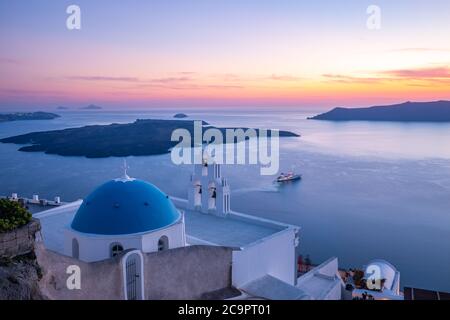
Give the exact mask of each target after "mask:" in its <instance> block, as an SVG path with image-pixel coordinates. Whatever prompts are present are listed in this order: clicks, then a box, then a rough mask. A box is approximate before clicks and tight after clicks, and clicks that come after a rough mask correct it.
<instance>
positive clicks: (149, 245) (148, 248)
mask: <svg viewBox="0 0 450 320" xmlns="http://www.w3.org/2000/svg"><path fill="white" fill-rule="evenodd" d="M163 236H166V237H167V238H168V245H169V248H168V249H174V248H179V247H184V246H185V245H186V244H185V239H184V225H183V223H182V222H181V221H180V222H178V223H176V224H174V225H171V226H169V227H168V228H164V229H161V230H155V231H153V232H151V233H148V234H146V235H144V236H143V237H142V251H143V252H155V251H158V242H159V239H161V237H163Z"/></svg>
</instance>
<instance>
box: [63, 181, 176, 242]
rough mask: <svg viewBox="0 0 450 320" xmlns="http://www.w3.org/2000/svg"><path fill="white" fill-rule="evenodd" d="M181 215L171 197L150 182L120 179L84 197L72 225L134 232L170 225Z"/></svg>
mask: <svg viewBox="0 0 450 320" xmlns="http://www.w3.org/2000/svg"><path fill="white" fill-rule="evenodd" d="M180 216H181V215H180V213H179V212H178V210H177V209H176V208H175V206H174V204H173V203H172V201H171V200H170V199H169V197H168V196H166V195H165V194H164V193H163V192H162V191H161V190H159V189H158V188H157V187H155V186H154V185H152V184H151V183H148V182H145V181H141V180H134V179H125V180H121V179H118V180H112V181H109V182H107V183H105V184H103V185H101V186H100V187H98V188H97V189H96V190H94V192H92V193H91V194H90V195H89V196H88V197H87V198H86V199H84V201H83V203H82V204H81V206H80V208H79V209H78V211H77V213H76V215H75V218H74V219H73V221H72V225H71V227H72V229H74V230H76V231H79V232H83V233H92V234H102V235H121V234H132V233H140V232H148V231H152V230H156V229H160V228H164V227H167V226H169V225H171V224H173V223H175V222H177V221H178V220H179V219H180Z"/></svg>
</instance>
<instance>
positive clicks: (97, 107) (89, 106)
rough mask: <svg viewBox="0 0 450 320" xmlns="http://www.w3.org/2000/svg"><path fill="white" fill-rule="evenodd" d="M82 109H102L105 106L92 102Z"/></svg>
mask: <svg viewBox="0 0 450 320" xmlns="http://www.w3.org/2000/svg"><path fill="white" fill-rule="evenodd" d="M80 109H82V110H101V109H103V108H102V107H100V106H96V105H95V104H90V105H88V106H87V107H82V108H80Z"/></svg>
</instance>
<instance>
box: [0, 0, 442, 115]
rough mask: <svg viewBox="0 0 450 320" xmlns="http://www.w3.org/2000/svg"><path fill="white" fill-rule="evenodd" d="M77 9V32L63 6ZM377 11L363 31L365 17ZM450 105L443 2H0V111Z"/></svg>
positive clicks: (249, 0) (116, 0)
mask: <svg viewBox="0 0 450 320" xmlns="http://www.w3.org/2000/svg"><path fill="white" fill-rule="evenodd" d="M70 4H77V5H79V6H80V8H81V30H79V31H78V30H72V31H70V30H68V29H67V28H66V19H67V17H68V14H66V8H67V6H68V5H70ZM371 4H376V5H378V6H379V7H380V8H381V29H380V30H369V29H368V28H367V26H366V20H367V18H368V17H369V15H368V14H367V13H366V9H367V7H368V6H369V5H371ZM440 99H449V100H450V1H448V0H430V1H424V0H395V1H394V0H370V1H364V0H352V1H351V0H348V1H334V0H333V1H325V0H321V1H302V0H293V1H290V0H158V1H156V0H151V1H149V0H141V1H139V0H127V1H119V0H109V1H106V0H94V1H92V0H72V1H63V0H59V1H55V0H27V1H17V0H0V108H1V109H2V110H11V109H17V110H19V109H27V108H38V107H40V108H44V107H49V108H52V107H55V106H58V105H63V106H68V107H79V106H85V105H88V104H91V103H95V104H99V105H102V106H104V107H106V108H144V107H183V106H185V107H335V106H366V105H376V104H385V103H394V102H403V101H407V100H411V101H426V100H440Z"/></svg>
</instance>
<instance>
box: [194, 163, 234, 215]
mask: <svg viewBox="0 0 450 320" xmlns="http://www.w3.org/2000/svg"><path fill="white" fill-rule="evenodd" d="M221 169H222V168H221V167H220V165H219V164H216V163H212V164H211V163H208V161H206V160H204V161H203V163H202V164H195V165H194V173H193V174H192V175H191V181H190V185H189V191H188V200H189V209H191V210H196V211H200V212H203V213H210V214H215V215H218V216H225V215H227V214H228V212H230V186H229V185H228V182H227V179H225V178H223V177H222V170H221Z"/></svg>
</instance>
